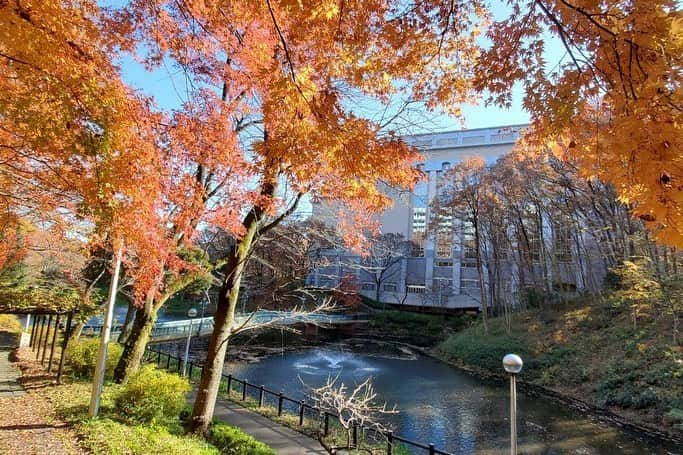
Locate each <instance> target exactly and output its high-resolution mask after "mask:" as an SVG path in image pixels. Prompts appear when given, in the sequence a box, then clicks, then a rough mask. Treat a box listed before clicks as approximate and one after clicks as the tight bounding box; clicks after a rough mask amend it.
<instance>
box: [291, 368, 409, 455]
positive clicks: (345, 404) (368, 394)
mask: <svg viewBox="0 0 683 455" xmlns="http://www.w3.org/2000/svg"><path fill="white" fill-rule="evenodd" d="M338 380H339V377H338V376H337V377H334V378H332V377H328V378H327V382H326V383H325V384H324V385H322V386H320V387H309V386H307V385H306V384H304V386H305V387H306V389H307V390H308V394H309V396H310V398H311V400H312V401H313V403H314V405H315V407H317V408H318V409H320V410H321V412H327V413H330V414H334V415H336V416H337V417H338V419H339V423H340V424H341V426H342V428H344V431H345V432H346V447H335V448H351V447H352V445H353V444H352V440H351V432H352V431H353V429H354V427H356V428H360V429H361V431H365V430H368V429H370V430H374V431H376V432H377V433H379V434H384V433H386V432H387V431H388V430H389V427H387V426H386V425H385V424H384V423H383V422H382V420H381V419H382V418H383V417H385V416H387V415H391V414H398V410H396V407H395V406H394V407H393V408H387V404H386V403H382V404H380V403H378V402H377V393H376V392H375V388H374V386H373V385H372V378H367V379H366V380H365V381H363V382H361V383H360V384H357V385H356V386H355V387H353V388H349V387H347V386H346V385H345V384H344V383H343V382H342V383H340V384H337V381H338ZM320 436H322V434H321V435H320ZM320 440H321V441H320V442H321V443H323V441H322V437H320ZM359 445H360V444H359ZM335 448H330V449H335ZM355 448H356V449H357V450H361V448H360V447H355ZM328 450H329V449H328ZM368 452H369V453H371V452H370V451H369V450H368Z"/></svg>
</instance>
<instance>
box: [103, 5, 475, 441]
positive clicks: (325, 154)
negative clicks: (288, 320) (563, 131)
mask: <svg viewBox="0 0 683 455" xmlns="http://www.w3.org/2000/svg"><path fill="white" fill-rule="evenodd" d="M479 8H480V5H479V4H478V3H477V2H458V8H453V7H452V5H451V6H449V5H442V4H441V3H440V2H423V3H420V4H412V5H404V4H400V3H396V4H394V3H391V2H365V1H363V2H361V1H357V2H343V3H342V4H340V3H338V2H336V1H320V2H313V3H308V4H306V5H304V4H302V3H298V2H286V1H283V2H278V1H265V2H215V3H202V4H198V3H196V2H184V1H181V2H177V1H173V2H171V1H154V2H147V1H144V2H143V1H133V2H130V4H129V5H127V6H126V8H124V9H122V10H119V11H116V12H114V19H115V20H113V21H112V23H115V24H117V27H118V28H119V30H121V31H122V33H124V34H125V35H126V36H127V37H130V40H131V43H145V44H146V46H145V47H144V49H145V50H147V51H148V52H147V53H146V54H145V55H143V58H145V59H146V62H147V63H149V64H150V65H155V64H159V62H161V61H162V60H163V59H171V60H172V61H173V62H175V64H177V65H179V66H180V67H182V68H183V70H184V71H185V72H186V74H188V75H190V76H191V77H192V78H193V80H194V81H195V83H196V84H197V86H204V87H213V88H214V90H213V92H211V91H209V92H208V93H209V94H208V95H206V96H207V97H210V99H209V101H211V103H212V104H210V105H209V106H213V109H215V110H216V111H217V112H220V115H221V116H222V118H223V119H225V120H231V121H230V122H229V123H228V122H227V121H226V123H225V124H227V125H230V126H231V127H232V128H233V131H234V134H233V136H232V138H228V139H230V140H227V141H226V138H222V139H221V138H217V139H214V138H213V137H212V136H210V135H209V134H210V131H205V132H204V133H205V134H200V135H198V136H195V139H201V146H202V147H204V148H205V149H206V151H207V153H208V154H210V157H211V158H212V159H213V160H221V159H225V158H230V157H231V156H238V157H248V159H245V160H244V161H245V162H248V167H247V169H246V170H245V172H247V173H248V174H249V175H251V179H252V181H253V182H255V184H254V185H253V186H252V187H251V190H250V192H249V193H248V194H245V195H244V197H243V198H241V199H240V204H241V205H240V208H239V210H234V211H232V212H230V213H228V212H225V211H223V216H222V217H216V219H215V220H214V221H215V222H219V223H223V226H222V227H224V228H226V229H227V230H228V231H230V232H231V233H232V234H233V235H234V236H235V238H236V241H235V243H234V245H233V246H232V247H231V248H230V250H229V252H228V253H227V255H226V257H225V265H224V266H223V268H222V273H223V276H224V277H225V278H224V279H223V283H222V286H221V290H220V293H219V298H218V303H217V312H216V315H215V330H214V333H213V335H212V337H211V340H210V343H209V347H208V351H207V357H206V362H205V366H204V368H203V371H202V378H201V381H200V385H199V389H198V394H197V399H196V401H195V405H194V410H193V416H192V424H191V426H192V429H193V430H195V431H199V432H204V431H206V430H207V428H208V425H209V423H210V421H211V417H212V415H213V407H214V404H215V399H216V395H217V392H218V385H219V381H220V379H221V373H222V368H223V363H224V357H225V352H226V347H227V343H228V340H229V338H230V335H231V331H232V330H233V320H234V314H235V308H236V304H237V301H238V296H239V289H240V282H241V279H242V275H243V272H244V268H245V264H246V262H247V261H248V260H249V258H250V255H251V252H252V249H253V246H254V244H255V243H256V242H257V241H258V239H259V238H260V236H261V235H263V234H264V233H266V232H268V231H269V230H270V229H272V228H274V227H275V226H277V225H278V223H280V222H281V221H282V220H283V219H284V218H285V217H287V216H288V215H289V214H291V213H292V212H293V211H294V210H296V207H297V204H298V202H299V201H300V200H301V198H302V197H303V196H304V195H305V194H313V195H315V197H318V198H324V199H326V200H329V201H339V202H340V203H341V205H343V206H344V207H345V208H346V213H347V215H348V216H349V219H354V218H353V215H352V213H371V212H379V211H381V210H382V209H383V208H385V207H386V206H387V204H388V203H389V198H388V197H387V196H386V195H385V194H384V193H383V192H382V190H381V189H380V187H379V185H378V184H379V182H380V181H383V182H384V183H386V184H389V185H392V186H397V187H407V186H410V185H411V184H413V183H414V182H415V181H416V179H417V178H418V172H417V171H416V170H414V169H413V167H412V164H413V163H414V161H415V160H416V159H417V155H416V153H415V152H414V151H413V150H411V149H410V148H409V147H408V146H406V145H405V144H404V143H403V142H402V141H401V140H400V139H399V138H397V137H395V136H394V135H392V134H391V133H388V132H384V131H382V129H381V128H380V125H378V124H376V123H374V122H372V121H370V120H367V119H365V118H362V117H359V116H357V115H354V113H353V109H352V108H351V106H350V105H349V100H350V99H351V98H350V96H351V95H352V94H355V95H357V96H361V97H365V98H367V99H373V100H374V101H375V102H378V103H380V104H382V103H384V104H386V103H388V102H389V97H390V96H391V95H392V94H393V93H396V92H397V91H404V92H409V93H411V94H412V96H413V97H414V98H417V99H426V96H427V94H429V95H430V102H432V103H437V102H439V101H440V102H443V103H444V104H446V105H450V106H454V110H457V108H455V106H457V105H459V104H460V102H462V101H464V100H466V99H468V96H469V90H468V89H469V87H470V76H471V74H472V71H473V69H472V64H473V62H474V57H475V53H474V46H473V43H474V40H475V39H476V36H477V32H476V30H472V31H470V25H471V21H472V18H473V17H476V15H477V14H478V13H479ZM435 13H437V14H441V15H442V19H435V17H436V16H435ZM138 48H139V46H138ZM131 50H133V47H131ZM205 93H207V92H206V91H205ZM188 122H192V124H193V125H194V126H195V128H198V127H199V125H198V123H197V122H198V119H197V118H196V114H195V117H190V118H188ZM244 125H249V126H248V127H246V128H242V126H244ZM238 137H239V138H240V139H241V140H237V138H238ZM245 137H246V138H248V139H247V140H244V139H245ZM216 147H218V150H215V148H216ZM212 148H213V149H212ZM216 152H218V153H216ZM211 164H212V165H215V164H216V163H211ZM206 169H207V171H208V172H209V173H210V172H211V168H210V167H209V166H207V168H206ZM204 194H205V196H208V194H207V193H204ZM286 195H289V197H287V196H286ZM223 197H230V195H228V194H226V195H225V196H223ZM218 200H220V198H218ZM364 218H365V219H367V218H368V217H367V216H366V217H364ZM356 219H357V220H358V218H356ZM354 228H355V229H356V231H362V230H363V226H354Z"/></svg>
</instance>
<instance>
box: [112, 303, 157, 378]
mask: <svg viewBox="0 0 683 455" xmlns="http://www.w3.org/2000/svg"><path fill="white" fill-rule="evenodd" d="M158 308H159V306H158V305H155V302H154V300H153V298H152V297H151V296H149V297H148V298H147V299H146V301H145V306H144V308H141V309H139V310H138V311H136V312H135V319H134V321H133V325H132V327H131V332H130V335H129V337H128V340H127V341H126V344H125V345H124V346H123V352H122V353H121V358H120V359H119V362H118V363H117V364H116V368H115V369H114V381H116V382H117V383H119V384H122V383H125V382H126V381H127V380H128V379H129V378H130V376H131V374H133V373H134V372H135V371H137V369H138V368H139V367H140V363H141V362H142V356H143V355H144V354H145V348H146V347H147V343H148V342H149V337H150V335H151V333H152V328H153V327H154V323H155V322H156V319H157V310H158Z"/></svg>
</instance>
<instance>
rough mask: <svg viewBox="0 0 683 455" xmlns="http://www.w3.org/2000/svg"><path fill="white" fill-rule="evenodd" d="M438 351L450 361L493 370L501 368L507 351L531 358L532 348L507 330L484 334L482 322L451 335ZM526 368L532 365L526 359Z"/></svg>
mask: <svg viewBox="0 0 683 455" xmlns="http://www.w3.org/2000/svg"><path fill="white" fill-rule="evenodd" d="M436 352H437V354H438V355H439V356H440V357H442V358H443V359H445V360H447V361H453V360H454V361H457V362H461V363H464V364H466V365H469V366H472V367H477V368H481V369H485V370H490V371H500V370H501V369H502V363H501V362H502V360H503V356H505V354H509V353H511V352H514V353H515V354H518V355H520V356H521V357H522V358H523V359H525V361H526V359H531V358H532V356H531V349H530V347H529V345H528V344H527V342H526V341H525V340H524V339H523V338H521V337H517V336H514V335H507V334H506V333H505V332H502V333H501V332H497V331H495V330H490V331H489V334H488V335H485V334H484V331H483V328H482V327H481V325H477V326H474V327H472V328H470V329H467V330H464V331H462V332H459V333H456V334H454V335H451V336H449V337H448V338H447V339H446V340H445V341H443V342H441V343H440V344H439V345H438V346H437V347H436ZM525 363H526V364H525V366H524V367H525V370H527V371H528V369H529V367H530V366H532V365H530V364H529V362H525Z"/></svg>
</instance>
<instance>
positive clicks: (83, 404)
mask: <svg viewBox="0 0 683 455" xmlns="http://www.w3.org/2000/svg"><path fill="white" fill-rule="evenodd" d="M90 387H91V385H90V383H86V382H75V383H71V384H65V385H61V386H57V387H54V388H46V389H45V390H44V391H42V392H41V393H43V394H45V397H46V398H47V399H48V400H50V401H51V402H52V404H53V405H54V406H55V409H56V411H57V415H58V416H59V417H60V418H61V419H63V420H64V421H65V422H67V423H69V424H71V425H73V427H74V430H75V431H76V433H77V435H78V437H79V438H80V439H81V441H82V444H83V446H85V448H87V449H89V450H90V451H92V453H94V454H112V455H118V454H121V455H124V454H162V453H163V454H178V455H218V454H220V452H219V450H218V449H217V448H215V447H214V446H212V445H211V444H209V443H208V442H206V441H205V440H203V439H201V438H198V437H195V436H188V435H184V434H183V428H182V426H181V425H180V421H178V422H177V423H176V424H175V425H173V424H171V425H164V426H162V425H154V426H150V425H140V424H134V423H131V422H126V421H125V420H123V419H122V418H121V417H120V416H119V415H118V413H117V412H116V409H115V407H114V397H115V395H116V393H117V391H118V389H119V388H120V386H118V385H113V384H112V385H107V386H106V387H105V391H104V393H103V395H102V403H101V412H100V417H99V418H97V419H88V417H87V414H88V402H89V400H90Z"/></svg>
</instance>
